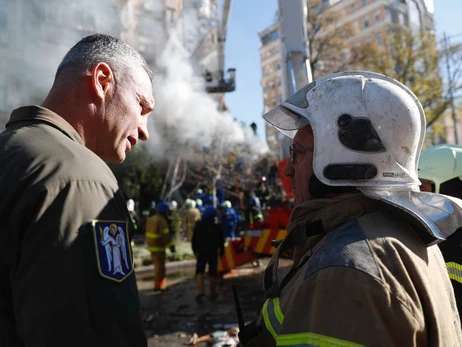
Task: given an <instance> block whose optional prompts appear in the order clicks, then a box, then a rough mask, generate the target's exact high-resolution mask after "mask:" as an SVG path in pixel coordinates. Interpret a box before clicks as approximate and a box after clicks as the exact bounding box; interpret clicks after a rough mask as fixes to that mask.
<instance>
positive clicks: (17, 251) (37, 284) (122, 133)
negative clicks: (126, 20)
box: [0, 34, 154, 347]
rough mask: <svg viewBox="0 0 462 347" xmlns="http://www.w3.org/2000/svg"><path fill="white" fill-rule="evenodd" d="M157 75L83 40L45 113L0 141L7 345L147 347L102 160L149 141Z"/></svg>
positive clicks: (1, 300)
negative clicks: (153, 91)
mask: <svg viewBox="0 0 462 347" xmlns="http://www.w3.org/2000/svg"><path fill="white" fill-rule="evenodd" d="M153 108H154V99H153V96H152V72H151V70H150V69H149V67H148V66H147V64H146V62H145V60H144V59H143V57H142V56H141V55H140V54H139V53H137V52H136V51H135V50H134V49H133V48H131V47H130V46H128V45H127V44H125V43H123V42H122V41H120V40H119V39H117V38H114V37H111V36H108V35H103V34H95V35H90V36H88V37H85V38H83V39H82V40H81V41H79V42H78V43H77V44H76V45H75V46H74V47H73V48H72V49H71V50H70V51H69V52H68V53H67V54H66V56H65V57H64V59H63V61H62V63H61V64H60V66H59V67H58V70H57V73H56V77H55V81H54V83H53V86H52V88H51V90H50V92H49V94H48V96H47V97H46V99H45V100H44V102H43V103H42V105H41V106H37V105H34V106H25V107H21V108H18V109H16V110H14V111H13V112H12V114H11V118H10V120H9V122H8V123H7V124H6V130H5V131H4V132H3V133H2V134H0V167H1V168H2V169H1V171H0V194H1V196H2V199H1V200H0V217H1V220H2V223H1V226H0V277H1V279H2V280H1V281H0V345H1V346H5V347H9V346H44V347H45V346H46V347H51V346H111V345H117V346H130V347H133V346H135V347H137V346H146V345H147V342H146V336H145V334H144V331H143V326H142V322H141V312H140V311H141V310H140V302H139V296H138V290H137V286H136V279H135V274H134V272H133V262H132V250H131V247H130V241H131V237H132V234H133V230H132V225H131V222H130V215H129V212H128V210H127V207H126V204H125V199H124V196H123V194H122V192H121V191H120V189H119V187H118V184H117V181H116V179H115V177H114V175H113V174H112V172H111V170H110V169H109V167H108V166H107V165H106V163H105V162H114V163H120V162H122V161H123V160H124V159H125V156H126V153H127V152H128V151H130V150H131V148H132V146H134V145H135V144H136V143H137V142H138V140H141V141H146V140H147V139H148V137H149V135H148V130H147V117H148V115H149V114H150V113H151V111H152V110H153Z"/></svg>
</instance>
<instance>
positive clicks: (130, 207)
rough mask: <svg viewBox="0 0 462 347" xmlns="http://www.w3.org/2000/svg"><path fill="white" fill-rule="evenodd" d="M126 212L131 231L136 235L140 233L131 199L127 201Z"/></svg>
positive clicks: (138, 222)
mask: <svg viewBox="0 0 462 347" xmlns="http://www.w3.org/2000/svg"><path fill="white" fill-rule="evenodd" d="M127 210H128V213H129V214H130V219H131V222H132V225H133V229H134V230H135V233H136V234H137V233H140V231H141V228H140V221H139V218H138V215H137V213H136V211H135V201H134V200H133V199H128V200H127Z"/></svg>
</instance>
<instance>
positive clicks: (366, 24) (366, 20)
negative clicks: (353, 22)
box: [363, 18, 369, 28]
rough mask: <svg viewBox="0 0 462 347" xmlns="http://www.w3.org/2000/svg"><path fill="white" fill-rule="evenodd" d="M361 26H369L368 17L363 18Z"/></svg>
mask: <svg viewBox="0 0 462 347" xmlns="http://www.w3.org/2000/svg"><path fill="white" fill-rule="evenodd" d="M363 26H364V28H369V18H364V22H363Z"/></svg>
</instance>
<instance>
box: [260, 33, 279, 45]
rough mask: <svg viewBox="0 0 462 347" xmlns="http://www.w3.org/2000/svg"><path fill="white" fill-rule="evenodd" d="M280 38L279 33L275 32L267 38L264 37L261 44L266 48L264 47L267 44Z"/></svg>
mask: <svg viewBox="0 0 462 347" xmlns="http://www.w3.org/2000/svg"><path fill="white" fill-rule="evenodd" d="M278 38H279V31H277V30H273V31H272V32H270V33H269V34H266V35H265V36H263V37H262V39H261V43H262V45H263V46H264V45H266V44H268V43H270V42H271V41H274V40H276V39H278Z"/></svg>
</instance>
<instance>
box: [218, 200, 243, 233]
mask: <svg viewBox="0 0 462 347" xmlns="http://www.w3.org/2000/svg"><path fill="white" fill-rule="evenodd" d="M221 207H222V209H223V210H222V212H221V221H222V224H223V237H224V239H225V240H226V239H231V240H234V239H235V238H236V230H237V226H238V225H239V219H240V218H239V215H238V214H237V213H236V210H235V209H234V208H233V207H232V206H231V202H230V201H229V200H226V201H224V202H223V204H221Z"/></svg>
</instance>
